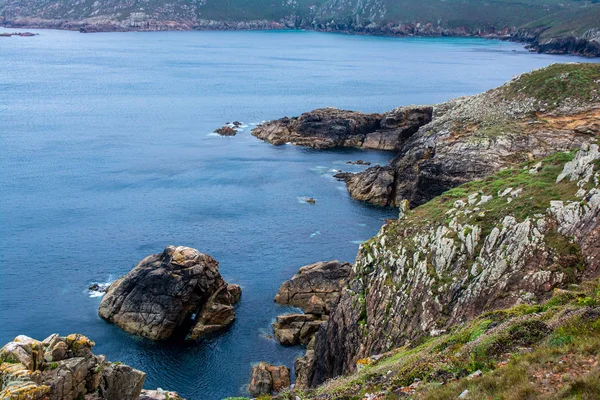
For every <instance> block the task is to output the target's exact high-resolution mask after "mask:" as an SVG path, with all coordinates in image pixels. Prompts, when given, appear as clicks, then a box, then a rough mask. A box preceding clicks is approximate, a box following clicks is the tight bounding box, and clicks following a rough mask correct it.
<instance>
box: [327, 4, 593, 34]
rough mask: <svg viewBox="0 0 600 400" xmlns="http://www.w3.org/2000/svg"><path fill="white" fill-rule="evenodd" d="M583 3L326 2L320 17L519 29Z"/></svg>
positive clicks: (577, 7)
mask: <svg viewBox="0 0 600 400" xmlns="http://www.w3.org/2000/svg"><path fill="white" fill-rule="evenodd" d="M584 4H587V3H586V2H584V1H578V0H567V1H558V0H522V1H518V0H488V1H479V0H428V1H415V0H380V1H367V2H362V1H359V0H329V1H328V2H326V3H325V4H324V7H323V9H322V11H321V13H320V16H321V17H322V18H323V19H326V18H337V19H340V18H341V19H344V18H348V17H350V16H354V19H355V20H356V19H357V18H358V19H361V20H363V21H368V20H375V21H379V20H381V21H389V22H402V23H415V22H425V23H426V22H430V23H433V24H437V23H438V22H440V23H442V24H444V25H447V26H449V27H457V26H464V27H468V28H478V27H486V26H493V27H496V28H502V27H505V26H520V25H523V24H526V23H528V22H530V21H533V20H536V19H539V18H544V17H546V16H549V15H552V14H555V13H557V12H563V11H565V10H571V9H579V7H581V6H582V5H584ZM361 5H362V6H361ZM368 10H377V11H379V12H369V11H368Z"/></svg>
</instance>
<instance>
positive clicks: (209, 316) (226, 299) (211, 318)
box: [189, 285, 241, 339]
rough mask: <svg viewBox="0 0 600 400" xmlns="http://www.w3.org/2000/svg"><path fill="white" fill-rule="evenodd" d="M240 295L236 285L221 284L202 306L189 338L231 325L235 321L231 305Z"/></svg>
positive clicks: (196, 337) (201, 335) (198, 336)
mask: <svg viewBox="0 0 600 400" xmlns="http://www.w3.org/2000/svg"><path fill="white" fill-rule="evenodd" d="M240 295H241V288H240V287H239V286H238V285H223V286H221V287H220V288H219V289H218V290H217V291H216V292H215V293H214V294H213V295H212V296H210V298H209V299H208V300H207V301H206V304H204V306H203V307H202V309H201V311H200V315H199V316H198V317H197V318H196V321H197V322H196V323H195V325H194V327H193V328H192V332H191V333H190V335H189V338H190V339H198V338H200V337H203V336H206V335H208V334H209V333H212V332H217V331H220V330H222V329H223V328H224V327H227V326H229V325H231V324H232V323H233V321H235V309H234V308H233V305H234V304H235V303H237V302H238V301H239V299H240Z"/></svg>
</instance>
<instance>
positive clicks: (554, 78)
mask: <svg viewBox="0 0 600 400" xmlns="http://www.w3.org/2000/svg"><path fill="white" fill-rule="evenodd" d="M598 8H599V9H600V6H599V7H598ZM598 18H600V14H599V15H598ZM599 21H600V19H599ZM503 92H504V93H503V95H504V97H505V98H506V99H509V100H512V99H514V98H534V99H536V100H538V101H540V102H544V103H550V104H556V105H560V104H562V103H564V102H568V103H573V102H575V101H579V102H590V101H594V100H596V101H597V100H598V99H599V98H600V97H599V96H600V64H553V65H551V66H549V67H547V68H543V69H539V70H536V71H533V72H530V73H527V74H523V75H521V76H520V77H519V79H517V80H515V81H514V82H511V83H510V84H509V85H507V86H506V87H504V88H503Z"/></svg>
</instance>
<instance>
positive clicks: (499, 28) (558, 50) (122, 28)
mask: <svg viewBox="0 0 600 400" xmlns="http://www.w3.org/2000/svg"><path fill="white" fill-rule="evenodd" d="M1 6H2V4H1V2H0V26H3V27H7V28H27V29H62V30H75V31H79V32H84V33H92V32H130V31H176V30H186V31H187V30H199V31H203V30H211V31H232V30H233V31H236V30H298V29H302V30H310V31H317V32H330V33H345V34H352V35H372V36H386V37H474V38H486V39H499V40H506V41H512V42H517V43H523V44H524V45H525V46H526V48H527V49H529V50H530V51H532V52H538V53H548V54H573V55H579V56H585V57H599V56H600V33H599V32H600V26H598V24H597V21H596V22H593V17H592V18H591V20H592V22H589V23H586V24H583V25H582V26H581V27H579V26H578V27H577V29H575V30H573V31H572V32H568V31H566V32H565V29H562V30H560V31H558V30H557V29H555V28H556V25H558V24H559V23H561V19H564V18H566V17H565V16H570V15H571V14H573V15H574V16H573V17H572V18H573V19H575V18H579V19H583V18H580V14H582V13H586V16H587V18H588V19H589V18H590V15H597V16H600V5H597V6H596V5H592V6H590V7H589V8H587V9H577V8H575V9H572V8H571V9H566V10H564V11H563V12H561V13H557V14H551V15H550V16H547V17H544V18H541V19H539V20H537V19H535V20H533V21H528V22H529V23H528V24H525V25H523V24H522V23H518V24H517V23H515V24H513V25H511V24H506V23H499V24H496V25H495V24H493V23H490V22H488V21H486V22H484V21H480V22H479V23H477V22H471V23H469V24H464V25H461V24H460V23H443V22H440V20H439V19H438V20H427V19H417V20H416V21H415V20H413V21H411V22H406V21H403V22H399V21H398V20H396V19H393V18H387V19H381V18H380V17H377V18H375V20H373V21H369V20H362V17H358V16H356V18H355V20H353V21H350V22H347V19H348V18H340V19H338V20H337V21H336V19H335V18H333V19H330V18H327V17H326V16H327V12H328V11H327V9H326V7H325V8H324V9H323V10H318V9H310V10H309V11H306V10H299V9H295V10H291V11H290V10H287V11H285V12H283V11H282V12H283V13H284V14H283V15H282V17H281V18H279V19H261V18H257V19H235V18H231V17H230V18H225V19H210V18H205V17H203V16H201V15H197V14H196V11H197V10H193V9H190V8H189V7H187V6H184V5H180V7H181V10H177V9H175V10H173V9H169V10H168V11H167V10H162V9H159V10H157V11H156V12H155V13H154V14H152V13H149V12H147V11H144V10H143V9H142V10H140V11H139V12H131V11H130V12H129V14H128V15H127V14H121V13H120V12H119V11H118V8H119V7H117V6H115V9H111V10H110V11H109V10H106V11H105V12H106V13H107V14H106V15H99V14H98V10H96V9H93V10H92V9H90V10H87V11H86V12H87V13H89V14H86V13H82V14H81V16H80V17H78V18H77V17H68V18H65V17H64V16H63V15H60V14H57V13H56V11H55V10H54V9H52V8H50V9H48V10H46V9H40V10H38V11H33V10H31V11H29V10H27V7H22V8H18V9H16V11H13V9H12V8H11V5H9V4H7V5H6V6H5V7H6V9H5V10H4V15H2V14H3V13H2V7H1ZM65 12H67V11H65ZM71 12H72V10H71V11H69V13H71ZM380 12H381V13H383V15H385V7H384V8H383V9H382V10H380ZM563 14H564V15H565V16H563ZM587 14H589V15H587ZM126 15H127V16H126ZM554 15H557V16H556V18H555V19H556V20H558V21H556V20H555V19H552V17H553V16H554ZM349 19H352V18H349ZM340 21H343V22H340ZM519 21H521V20H519ZM555 30H556V31H557V32H558V33H554V31H555Z"/></svg>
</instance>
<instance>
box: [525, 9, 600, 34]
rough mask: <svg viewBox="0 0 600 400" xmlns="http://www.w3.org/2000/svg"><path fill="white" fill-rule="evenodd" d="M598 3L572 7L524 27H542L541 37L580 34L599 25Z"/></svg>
mask: <svg viewBox="0 0 600 400" xmlns="http://www.w3.org/2000/svg"><path fill="white" fill-rule="evenodd" d="M592 3H598V1H595V2H592ZM584 4H585V3H584ZM599 21H600V4H589V5H587V4H586V6H584V7H572V8H570V9H568V10H564V11H561V12H557V13H554V14H551V15H548V16H546V17H543V18H540V19H537V20H535V21H533V22H530V23H528V24H526V25H525V26H524V27H525V28H531V29H544V32H543V33H542V35H541V38H542V39H547V38H551V37H561V36H563V37H564V36H581V35H583V34H584V33H585V32H587V31H588V30H590V29H592V28H599V27H600V26H599V25H600V23H599Z"/></svg>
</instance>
